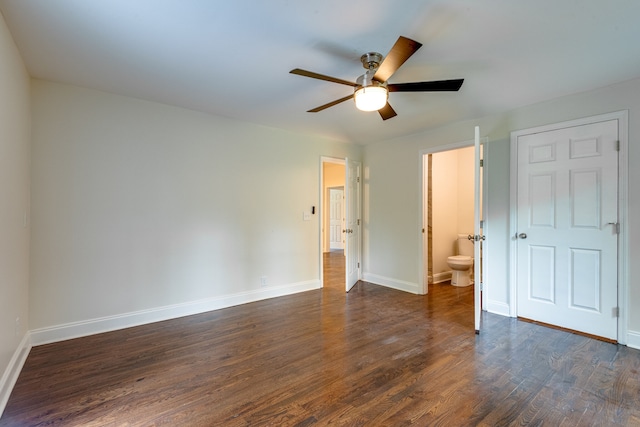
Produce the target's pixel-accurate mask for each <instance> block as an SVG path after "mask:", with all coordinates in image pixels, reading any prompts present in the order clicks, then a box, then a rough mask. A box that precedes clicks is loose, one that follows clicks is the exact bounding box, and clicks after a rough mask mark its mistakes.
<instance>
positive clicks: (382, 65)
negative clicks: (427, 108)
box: [289, 36, 464, 120]
mask: <svg viewBox="0 0 640 427" xmlns="http://www.w3.org/2000/svg"><path fill="white" fill-rule="evenodd" d="M421 46H422V43H419V42H417V41H415V40H411V39H409V38H406V37H402V36H400V37H399V38H398V40H397V41H396V43H395V44H394V45H393V47H392V48H391V51H390V52H389V54H388V55H387V56H386V57H385V58H384V60H383V59H382V55H381V54H379V53H377V52H369V53H365V54H364V55H362V56H361V57H360V61H362V66H363V67H364V68H366V69H367V71H365V73H364V74H363V75H361V76H360V77H358V79H357V80H356V82H355V83H353V82H350V81H347V80H342V79H338V78H335V77H330V76H325V75H323V74H318V73H314V72H312V71H307V70H302V69H300V68H295V69H293V70H291V71H289V72H290V73H291V74H297V75H299V76H305V77H311V78H313V79H319V80H325V81H328V82H333V83H339V84H343V85H347V86H351V87H353V88H354V92H353V93H352V94H351V95H348V96H345V97H344V98H340V99H336V100H335V101H332V102H329V103H327V104H324V105H321V106H319V107H316V108H313V109H311V110H308V111H307V112H308V113H317V112H318V111H322V110H324V109H326V108H329V107H333V106H334V105H337V104H340V103H341V102H344V101H346V100H348V99H351V98H354V100H355V103H356V107H357V108H358V109H360V110H362V111H376V110H377V111H378V113H380V117H382V120H387V119H390V118H392V117H395V116H396V115H397V113H396V112H395V110H394V109H393V108H391V105H389V103H388V97H389V92H456V91H458V90H460V87H461V86H462V82H464V79H453V80H437V81H430V82H413V83H389V82H388V80H389V78H390V77H391V76H392V75H393V74H394V73H395V72H396V71H397V70H398V68H400V66H401V65H402V64H404V63H405V61H406V60H407V59H409V58H410V57H411V55H413V54H414V53H416V51H417V50H418V49H420V47H421Z"/></svg>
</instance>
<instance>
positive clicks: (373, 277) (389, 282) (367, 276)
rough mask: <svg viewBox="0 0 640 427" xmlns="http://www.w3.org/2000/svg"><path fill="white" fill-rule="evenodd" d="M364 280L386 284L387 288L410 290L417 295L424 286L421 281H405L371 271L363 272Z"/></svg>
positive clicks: (376, 283)
mask: <svg viewBox="0 0 640 427" xmlns="http://www.w3.org/2000/svg"><path fill="white" fill-rule="evenodd" d="M362 280H363V281H365V282H369V283H372V284H374V285H380V286H385V287H387V288H391V289H397V290H399V291H405V292H410V293H412V294H416V295H420V294H422V293H421V292H420V291H421V289H422V287H421V286H420V284H419V283H411V282H405V281H404V280H398V279H392V278H391V277H384V276H379V275H377V274H371V273H363V274H362Z"/></svg>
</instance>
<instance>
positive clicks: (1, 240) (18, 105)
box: [0, 14, 30, 415]
mask: <svg viewBox="0 0 640 427" xmlns="http://www.w3.org/2000/svg"><path fill="white" fill-rule="evenodd" d="M29 131H30V114H29V75H28V74H27V71H26V69H25V66H24V64H23V62H22V58H21V57H20V54H19V53H18V49H17V48H16V46H15V44H14V42H13V38H12V37H11V34H10V33H9V30H8V29H7V26H6V24H5V21H4V18H3V17H2V15H1V14H0V415H1V414H2V411H3V409H4V406H5V404H6V401H7V399H8V397H9V394H10V392H11V388H12V387H13V384H14V382H15V380H16V379H17V374H18V373H19V370H20V367H21V366H22V363H23V362H24V358H25V357H26V354H27V352H28V339H27V331H28V328H29V323H28V322H29V307H28V294H29V291H28V287H29V227H28V224H25V215H28V211H29V138H30V137H29ZM17 318H19V319H20V321H19V326H18V327H16V319H17Z"/></svg>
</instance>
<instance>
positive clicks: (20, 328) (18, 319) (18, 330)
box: [15, 317, 22, 337]
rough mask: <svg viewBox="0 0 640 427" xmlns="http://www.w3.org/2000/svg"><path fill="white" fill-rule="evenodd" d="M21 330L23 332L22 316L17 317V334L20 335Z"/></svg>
mask: <svg viewBox="0 0 640 427" xmlns="http://www.w3.org/2000/svg"><path fill="white" fill-rule="evenodd" d="M21 332H22V327H21V326H20V317H16V329H15V334H16V336H17V337H19V336H20V333H21Z"/></svg>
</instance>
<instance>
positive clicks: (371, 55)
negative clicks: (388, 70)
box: [360, 52, 382, 70]
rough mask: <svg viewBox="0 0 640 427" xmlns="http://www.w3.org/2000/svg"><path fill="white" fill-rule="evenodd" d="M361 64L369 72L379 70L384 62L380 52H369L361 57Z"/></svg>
mask: <svg viewBox="0 0 640 427" xmlns="http://www.w3.org/2000/svg"><path fill="white" fill-rule="evenodd" d="M360 62H362V66H363V67H364V68H366V69H367V70H377V69H378V67H379V66H380V63H381V62H382V55H381V54H379V53H378V52H368V53H365V54H364V55H362V56H361V57H360Z"/></svg>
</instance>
